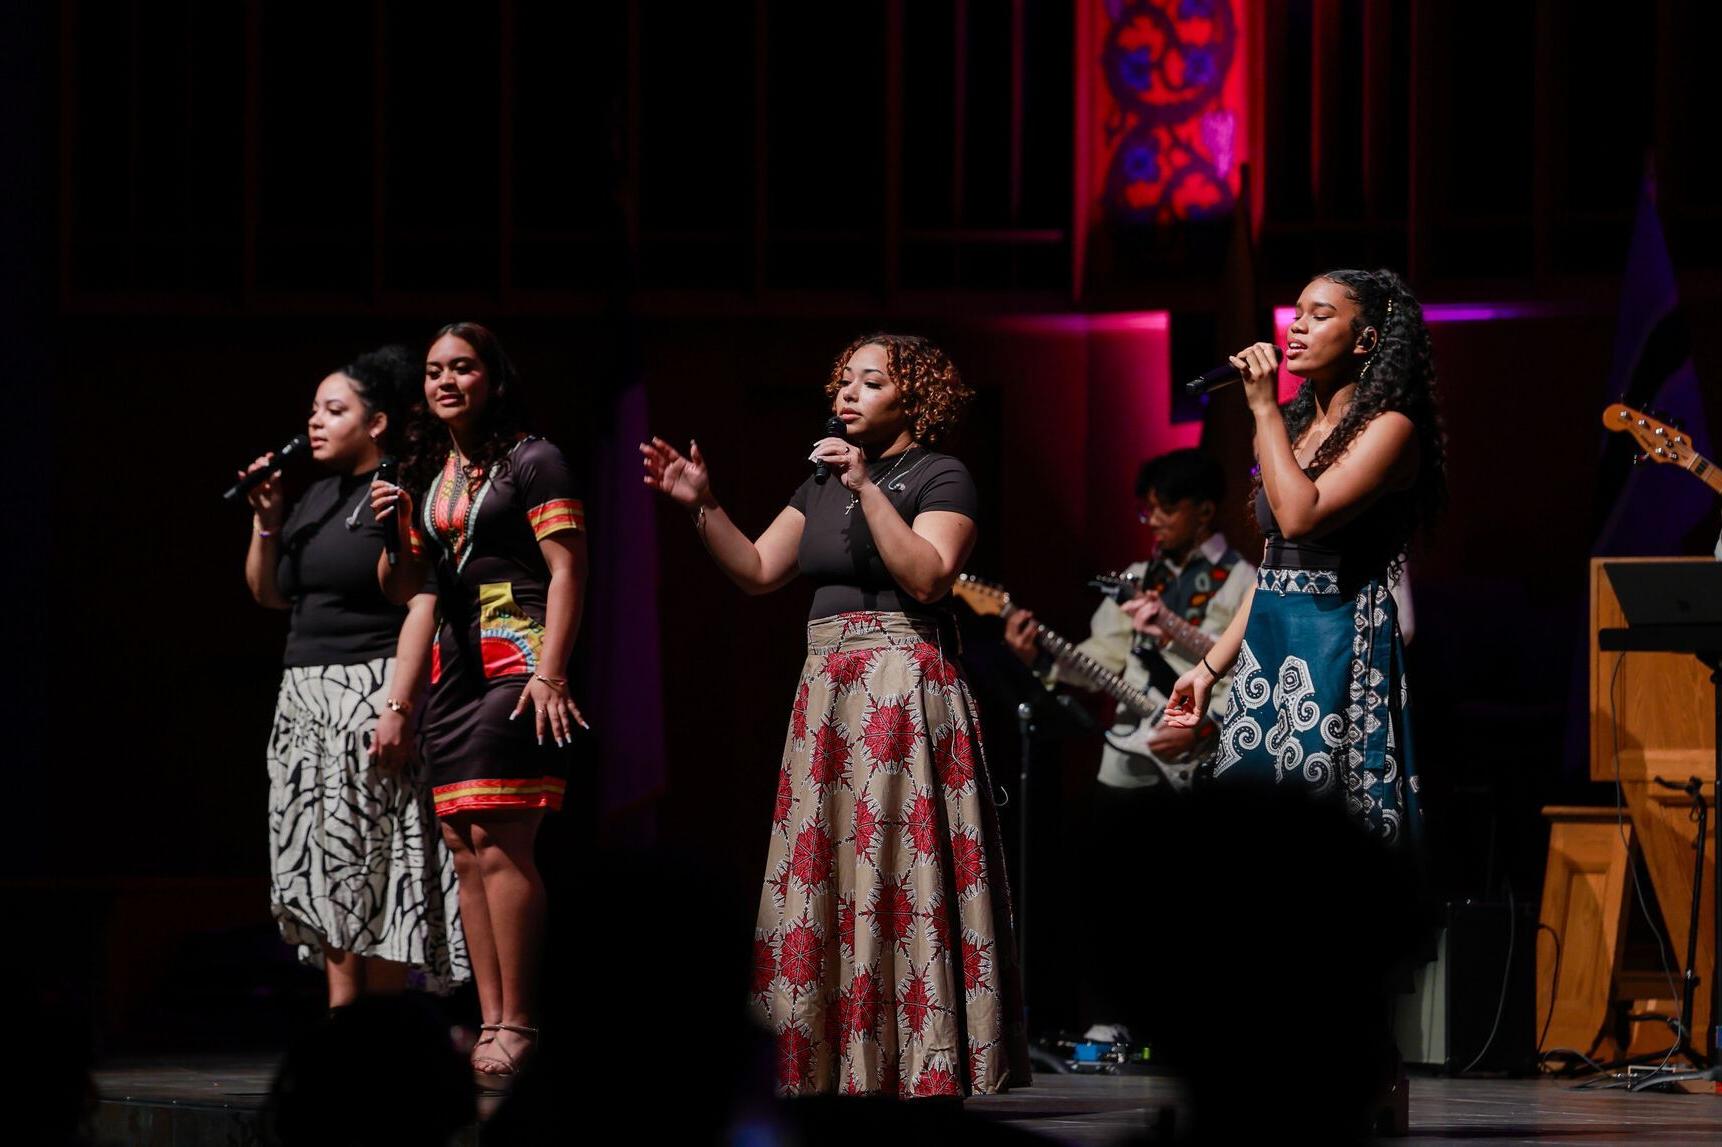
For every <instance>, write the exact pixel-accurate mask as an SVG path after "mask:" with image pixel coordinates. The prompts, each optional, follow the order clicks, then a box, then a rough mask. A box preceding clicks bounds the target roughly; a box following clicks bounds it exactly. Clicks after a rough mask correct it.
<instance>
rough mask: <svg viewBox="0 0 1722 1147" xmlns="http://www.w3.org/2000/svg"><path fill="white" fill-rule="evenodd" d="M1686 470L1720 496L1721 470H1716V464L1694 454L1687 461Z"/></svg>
mask: <svg viewBox="0 0 1722 1147" xmlns="http://www.w3.org/2000/svg"><path fill="white" fill-rule="evenodd" d="M1686 469H1687V471H1688V472H1690V473H1691V474H1692V476H1693V477H1695V478H1697V479H1698V480H1699V481H1700V482H1703V483H1704V484H1705V485H1706V486H1708V487H1710V488H1711V489H1712V490H1714V491H1716V492H1717V493H1718V494H1722V469H1718V468H1717V466H1716V463H1714V462H1712V461H1710V459H1708V458H1706V457H1704V455H1702V454H1694V455H1693V456H1692V457H1691V458H1690V459H1688V460H1687V462H1686Z"/></svg>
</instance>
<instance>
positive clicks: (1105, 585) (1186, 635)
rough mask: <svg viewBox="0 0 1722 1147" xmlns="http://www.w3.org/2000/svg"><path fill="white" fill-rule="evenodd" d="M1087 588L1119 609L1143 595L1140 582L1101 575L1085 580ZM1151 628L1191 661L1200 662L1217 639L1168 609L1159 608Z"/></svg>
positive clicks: (1114, 574) (1119, 576) (1116, 576)
mask: <svg viewBox="0 0 1722 1147" xmlns="http://www.w3.org/2000/svg"><path fill="white" fill-rule="evenodd" d="M1088 584H1089V587H1090V588H1092V589H1097V590H1099V591H1100V592H1101V593H1104V594H1106V595H1107V596H1108V597H1110V598H1112V600H1114V601H1116V602H1117V603H1118V604H1119V605H1123V604H1124V603H1125V602H1127V601H1129V600H1130V599H1132V598H1134V597H1135V596H1136V595H1138V594H1140V593H1141V592H1142V579H1141V578H1139V577H1125V576H1124V575H1123V574H1117V573H1112V574H1101V575H1100V576H1099V577H1094V578H1089V579H1088ZM1154 624H1155V625H1158V626H1159V627H1160V628H1161V629H1164V630H1165V631H1166V636H1167V637H1168V638H1170V639H1171V642H1172V644H1173V645H1176V646H1177V647H1178V648H1179V649H1182V650H1183V651H1184V652H1185V654H1187V655H1188V656H1189V659H1190V660H1191V661H1200V660H1201V659H1202V658H1204V657H1206V656H1207V655H1208V651H1209V650H1211V649H1213V648H1214V642H1216V641H1218V640H1219V638H1218V637H1216V636H1215V635H1214V634H1212V633H1209V632H1207V631H1206V630H1202V629H1197V628H1196V626H1195V625H1193V624H1191V623H1190V622H1188V621H1186V620H1184V619H1183V618H1181V617H1179V616H1178V615H1177V614H1175V613H1173V612H1172V611H1171V610H1170V609H1165V608H1162V609H1161V610H1160V611H1159V613H1158V614H1157V615H1156V616H1155V618H1154Z"/></svg>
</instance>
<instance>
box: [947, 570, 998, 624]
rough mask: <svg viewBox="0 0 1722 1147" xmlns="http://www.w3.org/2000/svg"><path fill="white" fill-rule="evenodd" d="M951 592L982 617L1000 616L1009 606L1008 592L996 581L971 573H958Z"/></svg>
mask: <svg viewBox="0 0 1722 1147" xmlns="http://www.w3.org/2000/svg"><path fill="white" fill-rule="evenodd" d="M951 592H952V593H953V594H955V595H956V596H957V597H959V598H961V599H962V601H963V602H964V604H966V605H967V606H968V607H969V608H970V609H972V610H974V611H975V612H976V613H978V614H980V615H981V616H982V617H1002V616H1004V614H1005V613H1006V612H1007V611H1008V610H1009V609H1010V607H1011V600H1010V594H1008V593H1006V592H1005V588H1004V586H1002V585H999V584H998V583H997V582H990V581H984V580H982V579H981V578H978V577H976V576H975V575H973V574H958V575H957V582H956V584H955V585H953V586H951Z"/></svg>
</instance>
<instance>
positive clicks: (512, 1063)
mask: <svg viewBox="0 0 1722 1147" xmlns="http://www.w3.org/2000/svg"><path fill="white" fill-rule="evenodd" d="M478 1030H479V1031H480V1032H513V1033H514V1034H515V1035H518V1036H525V1037H526V1039H527V1040H529V1041H530V1042H529V1043H528V1045H527V1048H526V1050H525V1051H522V1052H521V1053H520V1055H519V1056H518V1057H516V1056H512V1055H509V1054H508V1053H507V1052H506V1051H504V1050H502V1048H501V1047H495V1048H493V1049H492V1050H491V1052H490V1054H489V1057H488V1058H489V1060H490V1062H493V1063H500V1064H502V1065H503V1066H504V1070H502V1071H485V1070H484V1069H483V1068H480V1067H479V1066H478V1065H477V1064H474V1065H473V1069H472V1078H473V1082H475V1083H476V1084H478V1089H479V1090H480V1091H507V1090H509V1089H510V1088H512V1087H513V1086H514V1081H515V1080H516V1079H519V1078H520V1073H521V1071H522V1070H523V1069H524V1068H525V1060H526V1058H527V1055H528V1053H529V1052H531V1051H533V1050H535V1049H536V1048H537V1047H538V1029H537V1028H529V1027H522V1026H520V1025H519V1024H482V1025H480V1026H479V1029H478ZM485 1042H486V1040H485V1039H484V1037H483V1036H482V1035H481V1036H480V1037H479V1041H478V1043H476V1044H474V1045H473V1051H475V1052H476V1051H477V1050H478V1049H479V1047H480V1046H481V1045H483V1044H484V1043H485ZM488 1042H490V1043H496V1037H495V1036H494V1035H493V1036H491V1037H490V1039H489V1041H488Z"/></svg>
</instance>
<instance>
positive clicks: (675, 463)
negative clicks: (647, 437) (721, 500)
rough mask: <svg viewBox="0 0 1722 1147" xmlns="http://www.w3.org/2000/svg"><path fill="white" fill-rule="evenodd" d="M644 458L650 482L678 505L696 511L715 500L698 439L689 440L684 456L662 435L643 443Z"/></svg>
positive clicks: (641, 454)
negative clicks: (696, 440)
mask: <svg viewBox="0 0 1722 1147" xmlns="http://www.w3.org/2000/svg"><path fill="white" fill-rule="evenodd" d="M640 457H641V459H642V460H643V461H644V462H645V464H646V477H645V482H646V485H648V486H650V487H651V488H652V489H654V490H656V491H657V492H658V493H660V494H662V495H664V496H665V497H666V498H668V499H669V500H670V501H672V502H674V503H676V505H678V506H681V507H682V508H683V509H687V510H692V509H695V508H697V507H699V506H703V505H709V504H710V503H711V501H712V490H711V479H710V477H709V476H708V475H707V473H706V460H705V456H704V455H702V454H701V453H700V444H699V443H698V442H695V441H693V440H692V439H689V440H688V452H687V454H686V455H683V454H681V453H680V452H679V451H678V450H677V449H676V448H675V447H674V446H671V445H670V444H669V443H668V442H665V441H664V440H663V439H662V438H653V439H652V440H651V442H649V443H647V442H642V443H640Z"/></svg>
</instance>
